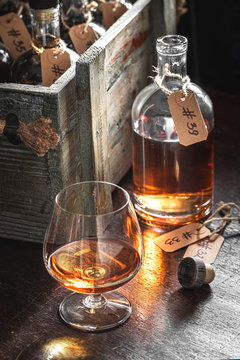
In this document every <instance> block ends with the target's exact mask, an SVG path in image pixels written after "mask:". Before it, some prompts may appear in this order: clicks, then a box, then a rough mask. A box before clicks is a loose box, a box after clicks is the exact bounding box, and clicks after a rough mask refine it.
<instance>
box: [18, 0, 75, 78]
mask: <svg viewBox="0 0 240 360" xmlns="http://www.w3.org/2000/svg"><path fill="white" fill-rule="evenodd" d="M29 3H30V8H31V24H32V44H33V46H32V48H31V49H30V50H28V51H26V52H25V53H24V54H22V55H21V56H19V57H18V58H17V59H16V60H15V61H14V62H13V66H12V80H13V82H17V83H22V84H32V85H38V84H41V83H42V74H41V61H40V53H39V51H38V50H37V49H41V48H43V49H51V48H59V47H60V28H59V19H60V15H59V5H58V0H42V1H41V2H40V1H38V0H30V1H29ZM66 51H68V52H69V53H70V58H71V62H72V63H75V62H76V61H77V60H78V59H79V56H78V54H76V53H75V52H74V51H71V50H70V49H66Z"/></svg>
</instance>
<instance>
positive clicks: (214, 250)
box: [183, 234, 224, 264]
mask: <svg viewBox="0 0 240 360" xmlns="http://www.w3.org/2000/svg"><path fill="white" fill-rule="evenodd" d="M213 236H214V237H215V240H213V241H210V240H209V237H207V238H205V239H203V240H202V241H198V242H197V243H195V244H192V245H190V246H188V248H187V250H186V252H185V254H184V256H183V257H184V258H185V257H188V256H190V257H197V258H199V259H201V260H203V261H204V262H205V263H206V264H213V263H214V261H215V259H216V257H217V254H218V253H219V250H220V248H221V246H222V243H223V241H224V237H223V236H221V235H216V234H214V235H213ZM210 239H211V237H210Z"/></svg>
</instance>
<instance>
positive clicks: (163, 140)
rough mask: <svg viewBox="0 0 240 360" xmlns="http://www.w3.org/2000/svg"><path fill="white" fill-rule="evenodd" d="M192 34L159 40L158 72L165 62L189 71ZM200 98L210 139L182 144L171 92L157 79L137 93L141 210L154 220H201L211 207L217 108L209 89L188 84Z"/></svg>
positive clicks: (170, 82) (177, 85)
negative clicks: (171, 109)
mask: <svg viewBox="0 0 240 360" xmlns="http://www.w3.org/2000/svg"><path fill="white" fill-rule="evenodd" d="M186 51H187V39H186V38H185V37H183V36H180V35H167V36H164V37H161V38H159V39H158V40H157V52H158V71H159V75H160V76H162V74H163V69H164V66H165V64H168V66H169V70H170V72H171V73H174V74H179V75H180V76H182V77H184V76H185V75H186ZM162 85H163V86H164V87H165V88H167V89H168V90H170V91H171V92H173V91H177V90H181V89H182V82H181V81H180V78H179V79H178V78H176V77H169V76H165V77H164V80H163V83H162ZM188 88H189V89H191V90H192V91H193V92H194V93H195V95H196V98H197V101H198V104H199V106H200V109H201V112H202V115H203V118H204V121H205V126H206V128H207V130H208V137H207V140H206V141H201V142H199V143H196V144H192V145H189V146H184V145H181V144H180V143H179V139H178V135H177V132H176V129H175V126H174V121H173V119H172V116H171V113H170V110H169V105H168V96H169V95H168V94H166V93H165V92H164V91H163V90H162V89H160V88H159V86H158V85H157V84H155V82H154V83H152V84H151V85H149V86H147V87H145V88H144V89H143V90H142V91H141V92H140V93H139V94H138V96H137V98H136V99H135V101H134V104H133V108H132V127H133V184H134V200H135V207H136V211H137V212H138V214H139V216H140V217H141V218H142V220H143V221H145V222H146V223H148V224H150V225H154V226H160V227H172V226H178V225H183V224H186V223H190V222H193V221H196V220H201V219H203V218H204V217H206V216H207V215H208V214H209V213H210V211H211V208H212V195H213V120H214V119H213V110H212V103H211V100H210V98H209V97H208V95H207V94H206V92H205V91H203V90H202V89H201V88H200V87H199V86H197V85H196V84H194V83H192V82H191V83H190V84H189V86H188Z"/></svg>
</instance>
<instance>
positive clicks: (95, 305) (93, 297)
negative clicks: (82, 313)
mask: <svg viewBox="0 0 240 360" xmlns="http://www.w3.org/2000/svg"><path fill="white" fill-rule="evenodd" d="M106 302H107V300H106V299H105V297H104V296H103V295H102V294H90V295H88V296H86V297H85V299H84V300H83V305H84V306H86V307H87V308H88V309H93V310H94V309H99V308H101V307H103V306H104V305H105V304H106ZM88 311H89V310H88Z"/></svg>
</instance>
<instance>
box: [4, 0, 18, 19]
mask: <svg viewBox="0 0 240 360" xmlns="http://www.w3.org/2000/svg"><path fill="white" fill-rule="evenodd" d="M17 11H18V6H17V3H16V2H15V1H14V0H0V16H2V15H6V14H8V13H10V12H15V13H17Z"/></svg>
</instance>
